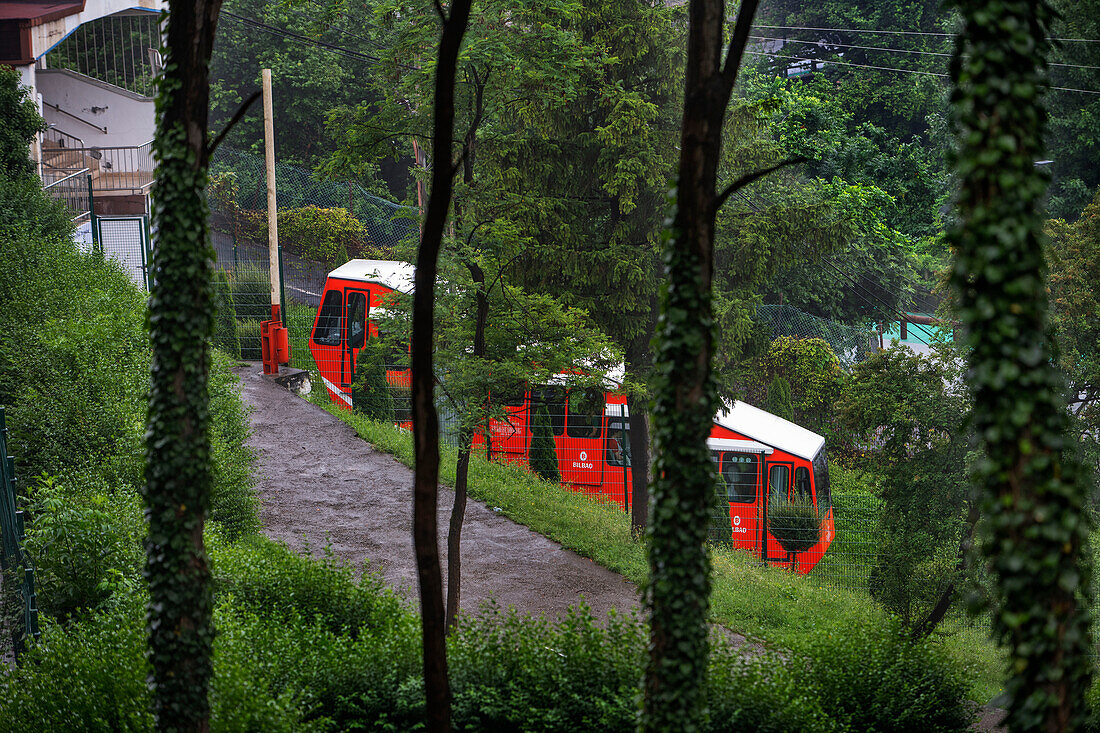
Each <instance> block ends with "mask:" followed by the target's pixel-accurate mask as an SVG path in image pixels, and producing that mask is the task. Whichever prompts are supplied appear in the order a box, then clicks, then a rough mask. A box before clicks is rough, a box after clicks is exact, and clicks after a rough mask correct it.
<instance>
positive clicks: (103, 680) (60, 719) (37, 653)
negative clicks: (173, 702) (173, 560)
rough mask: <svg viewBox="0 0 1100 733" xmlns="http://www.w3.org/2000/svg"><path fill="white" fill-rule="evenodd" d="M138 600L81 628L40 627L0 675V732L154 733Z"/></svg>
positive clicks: (91, 619) (130, 600)
mask: <svg viewBox="0 0 1100 733" xmlns="http://www.w3.org/2000/svg"><path fill="white" fill-rule="evenodd" d="M142 600H143V599H142V597H141V596H140V595H139V594H132V595H131V596H129V597H128V598H127V599H126V602H125V603H124V604H123V605H122V606H120V607H118V608H115V609H112V610H111V611H109V612H106V613H101V614H93V615H91V616H89V617H87V618H84V619H83V620H82V621H81V622H80V623H79V624H70V625H67V626H60V625H56V624H46V626H45V628H44V630H43V633H42V638H41V639H40V640H39V642H38V643H37V644H35V645H33V646H32V647H31V648H30V650H29V651H28V652H27V653H26V655H25V656H24V657H23V658H22V660H21V661H22V664H21V666H19V667H17V668H15V669H13V670H11V671H10V672H9V673H8V674H5V675H3V677H0V710H3V711H4V714H3V715H0V733H23V732H24V731H36V732H37V731H41V732H42V733H45V732H46V731H49V732H50V733H69V732H70V731H71V732H72V733H78V732H84V731H89V732H99V731H102V732H103V733H116V732H119V733H129V732H131V731H133V732H135V733H136V732H138V731H141V732H145V731H150V732H151V731H152V730H153V716H152V713H151V712H150V710H151V708H150V705H149V691H148V687H147V686H146V681H145V680H146V677H147V675H148V674H149V668H148V665H147V664H146V662H145V623H144V620H145V614H144V608H143V606H144V604H143V602H142Z"/></svg>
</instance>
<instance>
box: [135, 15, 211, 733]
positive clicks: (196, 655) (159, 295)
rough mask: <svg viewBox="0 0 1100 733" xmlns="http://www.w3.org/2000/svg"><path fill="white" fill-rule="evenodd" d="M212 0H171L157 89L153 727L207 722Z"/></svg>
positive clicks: (151, 467)
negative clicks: (208, 189) (205, 527)
mask: <svg viewBox="0 0 1100 733" xmlns="http://www.w3.org/2000/svg"><path fill="white" fill-rule="evenodd" d="M220 6H221V0H173V2H171V3H170V11H169V15H168V21H167V32H166V35H165V38H166V42H167V43H166V52H167V58H166V59H165V64H164V71H163V75H162V77H161V80H160V84H159V89H158V93H157V102H156V109H157V132H156V141H155V143H154V145H153V155H154V156H155V159H156V161H157V171H156V181H155V184H154V186H153V216H152V229H153V239H154V242H155V247H154V249H153V261H152V271H151V277H150V283H151V287H150V294H149V316H148V325H149V334H150V339H151V340H152V347H153V360H152V376H151V381H150V390H149V408H148V416H147V428H146V444H145V445H146V448H145V451H146V453H145V486H144V489H143V493H144V498H145V502H146V506H147V516H148V520H149V536H148V538H147V539H146V541H145V553H146V564H145V577H146V580H147V581H148V583H149V594H150V598H149V612H148V631H149V660H150V662H151V665H152V676H151V680H150V684H151V687H152V692H153V712H154V714H155V716H156V725H157V729H158V730H165V731H167V730H173V731H205V730H208V729H209V716H210V706H209V702H208V700H207V686H208V683H209V680H210V677H211V675H212V666H211V660H210V653H211V648H212V645H213V639H214V629H213V625H212V620H211V614H212V607H213V596H212V591H211V586H210V566H209V562H208V559H207V556H206V549H205V548H204V546H203V536H202V535H203V525H204V523H205V519H206V513H207V510H208V508H209V505H210V486H211V468H210V460H211V457H210V440H209V437H208V434H207V426H208V423H209V412H208V411H209V398H208V394H207V375H208V372H209V367H210V356H209V346H208V340H209V338H210V335H211V333H212V331H213V325H214V309H213V297H212V296H213V294H212V287H211V271H210V263H211V262H212V261H213V259H214V251H213V248H212V247H211V246H210V239H209V232H208V230H207V217H208V211H207V206H206V198H205V195H204V191H205V188H206V178H207V160H208V155H207V134H206V116H207V109H208V108H209V103H208V95H209V80H208V76H209V61H210V52H211V49H212V47H213V44H214V30H215V25H216V22H217V17H218V11H219V9H220Z"/></svg>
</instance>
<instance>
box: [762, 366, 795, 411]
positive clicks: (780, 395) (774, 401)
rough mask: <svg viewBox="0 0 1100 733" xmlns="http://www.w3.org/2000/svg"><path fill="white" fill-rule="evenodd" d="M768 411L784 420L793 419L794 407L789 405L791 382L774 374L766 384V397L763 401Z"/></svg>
mask: <svg viewBox="0 0 1100 733" xmlns="http://www.w3.org/2000/svg"><path fill="white" fill-rule="evenodd" d="M764 404H765V407H766V408H767V410H768V412H770V413H772V414H773V415H778V416H779V417H781V418H783V419H784V420H793V419H794V407H793V406H792V405H791V383H790V382H788V381H787V380H786V378H785V377H782V376H780V375H778V374H776V375H775V376H774V377H772V381H771V384H769V385H768V399H767V401H766V402H765V403H764Z"/></svg>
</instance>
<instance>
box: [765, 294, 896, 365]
mask: <svg viewBox="0 0 1100 733" xmlns="http://www.w3.org/2000/svg"><path fill="white" fill-rule="evenodd" d="M756 320H757V321H758V322H759V323H762V324H764V325H765V326H767V327H768V328H769V329H771V333H772V338H773V339H774V338H778V337H779V336H795V337H797V338H819V339H823V340H824V341H826V342H827V343H828V344H829V346H831V347H832V349H833V351H834V352H835V353H836V355H837V358H838V359H840V364H841V366H843V367H844V368H845V369H847V368H848V367H851V366H852V365H853V364H855V363H857V362H860V361H863V360H864V359H866V358H867V357H868V356H870V354H871V352H872V350H873V349H875V348H877V344H878V337H877V335H876V334H875V333H873V332H872V331H871V330H869V329H863V328H857V327H855V326H849V325H847V324H844V323H838V322H836V321H830V320H827V319H825V318H819V317H817V316H813V315H810V314H809V313H803V312H802V311H800V310H798V309H797V308H794V307H792V306H789V305H761V306H757V308H756Z"/></svg>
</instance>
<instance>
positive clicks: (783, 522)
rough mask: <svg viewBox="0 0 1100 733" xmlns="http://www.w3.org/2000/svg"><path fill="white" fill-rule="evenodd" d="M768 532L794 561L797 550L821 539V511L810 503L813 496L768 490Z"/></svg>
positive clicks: (809, 546) (803, 550)
mask: <svg viewBox="0 0 1100 733" xmlns="http://www.w3.org/2000/svg"><path fill="white" fill-rule="evenodd" d="M768 531H769V532H771V533H772V535H773V536H774V537H775V539H776V540H777V541H778V542H779V544H780V546H781V547H782V548H783V550H784V552H786V553H787V554H788V555H790V556H794V560H795V562H797V560H798V558H797V555H798V553H800V552H805V551H806V550H808V549H810V548H811V547H813V546H814V545H816V544H817V543H818V540H820V539H821V513H820V512H819V511H818V509H817V507H816V506H814V501H813V497H812V496H808V495H803V494H795V495H793V496H787V495H786V494H785V493H784V492H782V491H772V492H771V494H770V496H769V497H768Z"/></svg>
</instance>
